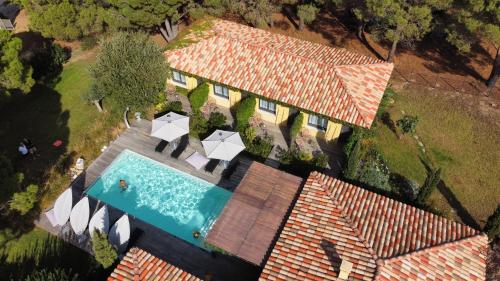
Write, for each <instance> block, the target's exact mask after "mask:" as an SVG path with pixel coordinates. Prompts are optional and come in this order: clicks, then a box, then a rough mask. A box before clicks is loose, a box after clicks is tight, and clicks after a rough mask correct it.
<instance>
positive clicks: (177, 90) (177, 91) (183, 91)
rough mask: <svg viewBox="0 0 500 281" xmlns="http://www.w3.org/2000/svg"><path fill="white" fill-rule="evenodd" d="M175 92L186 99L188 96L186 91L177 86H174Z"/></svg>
mask: <svg viewBox="0 0 500 281" xmlns="http://www.w3.org/2000/svg"><path fill="white" fill-rule="evenodd" d="M175 92H176V93H178V94H180V95H183V96H186V97H187V96H188V95H189V91H188V89H186V88H182V87H179V86H175Z"/></svg>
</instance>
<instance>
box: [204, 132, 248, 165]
mask: <svg viewBox="0 0 500 281" xmlns="http://www.w3.org/2000/svg"><path fill="white" fill-rule="evenodd" d="M201 143H202V144H203V148H204V149H205V153H206V155H207V157H208V158H212V159H220V160H223V161H231V159H233V158H234V157H235V156H236V155H238V153H240V152H241V151H242V150H244V149H245V145H244V144H243V141H242V140H241V137H240V134H239V133H237V132H230V131H222V130H216V131H215V132H213V133H212V134H211V135H210V136H208V137H207V138H206V139H204V140H202V141H201Z"/></svg>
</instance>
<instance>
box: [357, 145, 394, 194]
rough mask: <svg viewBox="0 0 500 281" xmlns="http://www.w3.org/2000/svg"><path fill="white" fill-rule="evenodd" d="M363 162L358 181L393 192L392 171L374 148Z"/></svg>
mask: <svg viewBox="0 0 500 281" xmlns="http://www.w3.org/2000/svg"><path fill="white" fill-rule="evenodd" d="M362 161H363V163H362V165H361V167H360V168H359V176H358V178H357V180H359V181H360V182H362V183H364V184H366V185H369V186H371V187H374V188H378V189H381V190H384V191H389V192H390V191H392V187H391V184H390V170H389V168H388V167H387V164H386V162H385V160H384V159H383V157H382V155H381V154H380V153H379V152H378V151H377V150H375V149H373V148H372V149H371V150H370V151H368V152H367V155H366V156H365V157H364V158H363V160H362Z"/></svg>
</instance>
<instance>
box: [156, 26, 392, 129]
mask: <svg viewBox="0 0 500 281" xmlns="http://www.w3.org/2000/svg"><path fill="white" fill-rule="evenodd" d="M165 57H166V59H167V61H168V62H169V63H170V66H171V67H172V68H175V69H178V70H181V71H184V72H187V73H190V74H193V75H196V76H199V77H203V78H206V79H209V80H213V81H216V82H219V83H222V84H225V85H229V86H231V87H234V88H238V89H241V90H244V91H248V92H252V93H255V94H258V95H261V96H264V97H266V98H269V99H273V100H277V101H279V102H283V103H286V104H291V105H293V106H296V107H299V108H302V109H305V110H309V111H312V112H316V113H319V114H322V115H325V116H328V117H331V118H335V119H339V120H343V121H346V122H349V123H352V124H355V125H359V126H363V127H370V126H371V124H372V122H373V120H374V117H375V114H376V112H377V109H378V105H379V103H380V100H381V98H382V95H383V93H384V90H385V87H386V86H387V83H388V81H389V78H390V76H391V72H392V69H393V64H391V63H386V62H383V61H380V60H377V59H373V58H370V57H367V56H362V55H358V54H354V53H351V52H349V51H347V50H345V49H338V48H331V47H328V46H324V45H321V44H316V43H312V42H308V41H303V40H299V39H295V38H291V37H287V36H284V35H279V34H273V33H270V32H267V31H264V30H260V29H256V28H252V27H248V26H244V25H241V24H237V23H233V22H229V21H224V20H214V22H213V26H212V29H211V30H210V31H208V32H207V33H206V35H205V36H204V37H203V38H202V39H201V41H199V42H197V43H195V44H192V45H190V46H187V47H185V48H182V49H177V50H170V51H167V52H165Z"/></svg>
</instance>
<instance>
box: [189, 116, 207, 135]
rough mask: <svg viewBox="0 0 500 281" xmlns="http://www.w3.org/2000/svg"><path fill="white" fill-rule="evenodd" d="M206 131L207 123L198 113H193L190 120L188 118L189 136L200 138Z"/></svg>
mask: <svg viewBox="0 0 500 281" xmlns="http://www.w3.org/2000/svg"><path fill="white" fill-rule="evenodd" d="M207 131H208V121H207V120H206V119H205V118H203V115H202V114H201V112H200V111H193V113H192V114H191V118H189V134H190V135H192V136H194V137H197V138H202V137H203V136H205V134H206V133H207Z"/></svg>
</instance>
